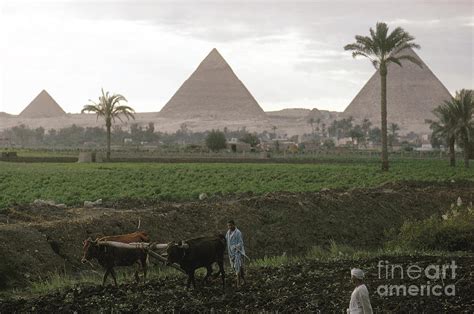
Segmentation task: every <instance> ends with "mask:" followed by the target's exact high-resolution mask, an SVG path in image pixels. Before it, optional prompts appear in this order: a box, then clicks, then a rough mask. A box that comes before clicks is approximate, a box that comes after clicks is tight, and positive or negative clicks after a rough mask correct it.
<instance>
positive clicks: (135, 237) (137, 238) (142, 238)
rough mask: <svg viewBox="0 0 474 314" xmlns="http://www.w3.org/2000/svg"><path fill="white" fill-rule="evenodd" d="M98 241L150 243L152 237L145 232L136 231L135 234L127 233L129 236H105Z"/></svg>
mask: <svg viewBox="0 0 474 314" xmlns="http://www.w3.org/2000/svg"><path fill="white" fill-rule="evenodd" d="M97 240H98V241H115V242H122V243H133V242H150V237H149V236H148V234H147V233H146V232H144V231H135V232H133V233H127V234H121V235H113V236H105V237H102V238H99V239H97Z"/></svg>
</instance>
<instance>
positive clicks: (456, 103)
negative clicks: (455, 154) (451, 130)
mask: <svg viewBox="0 0 474 314" xmlns="http://www.w3.org/2000/svg"><path fill="white" fill-rule="evenodd" d="M452 105H453V111H454V119H455V121H456V122H455V123H456V134H457V136H458V137H459V139H460V140H461V142H462V144H463V148H464V167H466V168H469V140H470V136H471V135H470V134H471V131H472V130H473V129H474V120H473V115H474V95H473V94H472V91H471V90H466V89H462V90H460V91H459V92H456V96H455V97H454V99H453V100H452Z"/></svg>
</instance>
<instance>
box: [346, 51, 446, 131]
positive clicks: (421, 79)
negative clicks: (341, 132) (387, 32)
mask: <svg viewBox="0 0 474 314" xmlns="http://www.w3.org/2000/svg"><path fill="white" fill-rule="evenodd" d="M402 53H403V54H404V55H411V56H414V57H415V58H417V59H418V60H420V61H421V63H422V65H423V67H422V68H420V67H419V66H417V65H416V64H413V63H411V62H408V61H402V65H403V66H402V67H400V66H398V65H396V64H390V65H389V66H388V74H387V120H388V124H390V123H398V124H399V125H401V126H402V129H403V128H405V129H410V130H413V129H418V130H421V129H423V130H427V129H428V125H426V124H425V119H433V118H434V115H433V114H432V111H433V109H435V108H436V107H438V106H439V105H440V104H442V103H443V102H444V101H445V100H449V99H451V95H450V93H449V91H448V90H447V89H446V87H444V85H443V84H442V83H441V82H440V81H439V80H438V78H437V77H436V76H435V75H434V74H433V72H431V70H430V69H429V68H428V66H427V65H426V64H425V63H424V62H423V61H422V60H421V59H420V57H419V56H418V55H417V54H416V53H415V52H414V51H413V50H412V49H407V50H404V51H403V52H402ZM344 116H345V117H349V116H352V117H354V118H355V119H356V120H361V119H364V118H368V119H369V120H370V121H372V122H373V123H380V120H381V118H380V74H379V71H378V70H377V72H375V74H374V75H372V77H371V78H370V80H369V81H368V82H367V83H366V84H365V86H364V87H363V88H362V89H361V90H360V92H359V93H358V94H357V96H356V97H355V98H354V99H353V100H352V102H351V103H350V104H349V106H348V107H347V108H346V110H345V111H344Z"/></svg>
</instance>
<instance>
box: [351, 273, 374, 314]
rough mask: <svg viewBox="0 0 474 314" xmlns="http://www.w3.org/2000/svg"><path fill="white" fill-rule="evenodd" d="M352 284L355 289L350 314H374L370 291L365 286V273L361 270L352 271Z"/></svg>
mask: <svg viewBox="0 0 474 314" xmlns="http://www.w3.org/2000/svg"><path fill="white" fill-rule="evenodd" d="M351 282H352V283H353V284H354V285H355V289H354V291H353V292H352V294H351V301H350V303H349V308H348V309H347V313H348V314H372V313H373V311H372V305H371V304H370V298H369V290H367V287H366V286H365V284H364V272H363V271H362V270H361V269H359V268H353V269H352V270H351Z"/></svg>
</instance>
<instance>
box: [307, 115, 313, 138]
mask: <svg viewBox="0 0 474 314" xmlns="http://www.w3.org/2000/svg"><path fill="white" fill-rule="evenodd" d="M308 124H309V125H311V135H312V136H313V137H314V118H309V119H308Z"/></svg>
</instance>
